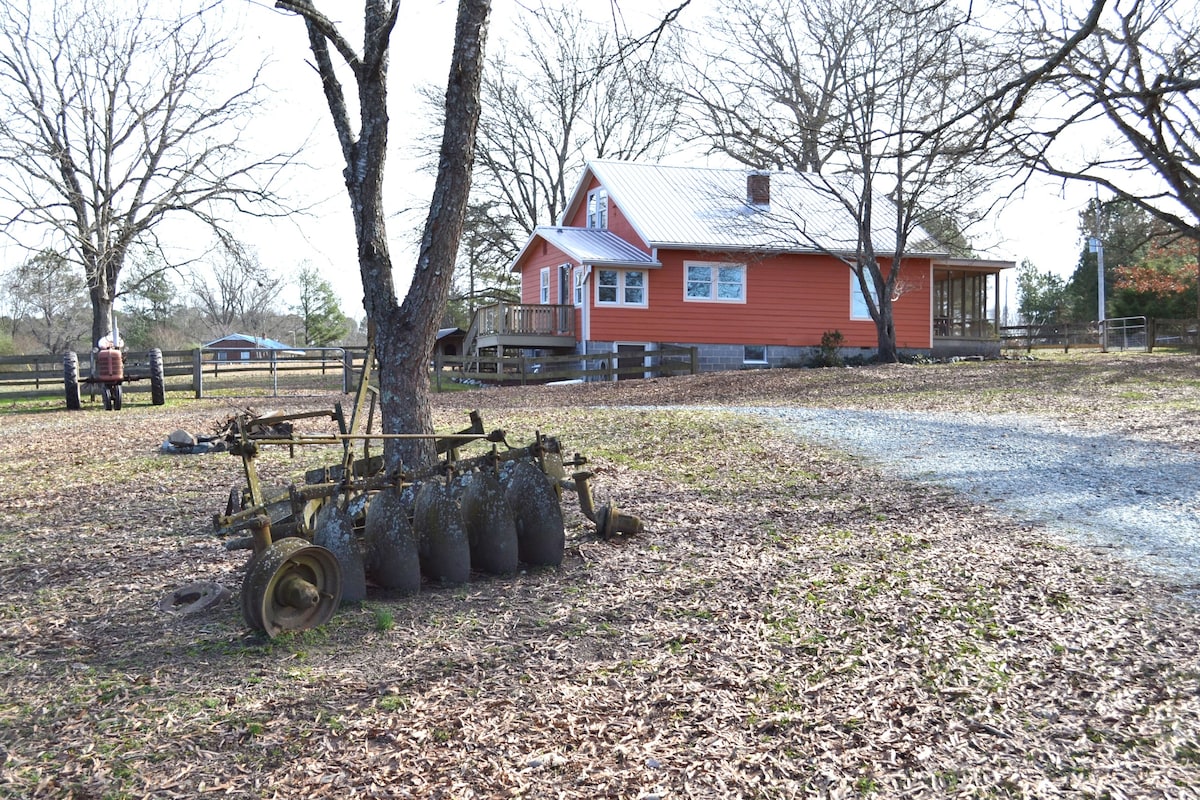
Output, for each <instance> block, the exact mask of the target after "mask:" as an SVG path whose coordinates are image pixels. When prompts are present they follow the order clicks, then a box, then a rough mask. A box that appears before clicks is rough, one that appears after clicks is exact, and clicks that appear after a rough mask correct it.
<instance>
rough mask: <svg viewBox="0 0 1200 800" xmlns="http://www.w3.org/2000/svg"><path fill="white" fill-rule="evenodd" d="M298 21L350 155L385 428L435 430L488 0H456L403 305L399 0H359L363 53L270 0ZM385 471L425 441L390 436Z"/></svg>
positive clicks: (297, 9) (309, 15)
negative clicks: (437, 373)
mask: <svg viewBox="0 0 1200 800" xmlns="http://www.w3.org/2000/svg"><path fill="white" fill-rule="evenodd" d="M276 6H277V7H279V8H282V9H285V10H288V11H291V12H293V13H295V14H298V15H300V16H301V17H303V18H304V20H305V23H306V24H307V27H308V35H309V44H310V47H311V49H312V52H313V56H314V57H315V59H316V62H317V70H318V72H319V73H320V75H321V80H322V87H323V89H324V92H325V98H326V101H327V103H328V105H329V110H330V114H331V115H332V117H333V124H334V128H335V129H336V131H337V135H338V141H339V142H340V144H341V147H342V153H343V156H344V158H345V161H346V169H345V180H346V191H347V193H348V194H349V198H350V208H351V212H352V214H353V216H354V228H355V236H356V240H357V242H358V267H359V274H360V277H361V278H362V284H363V305H364V307H365V309H366V312H367V320H368V323H369V324H370V325H371V326H372V327H373V330H374V338H375V350H376V359H377V361H378V364H379V373H378V374H379V400H380V409H381V412H382V414H381V416H382V424H383V430H384V432H385V433H433V414H432V411H431V407H430V403H429V359H430V357H431V355H432V353H433V346H434V343H435V342H436V339H437V329H438V323H439V322H440V320H441V316H442V312H443V311H444V309H445V307H446V301H447V299H448V298H449V296H450V286H451V282H452V279H453V276H454V261H455V258H456V256H457V253H458V242H459V239H460V237H461V235H462V230H463V219H464V217H465V216H466V209H467V197H468V194H469V192H470V188H471V167H472V164H473V160H474V151H475V131H476V127H477V125H478V122H479V86H480V79H481V76H482V72H483V56H484V46H485V43H486V34H487V22H488V14H489V12H490V10H491V3H490V0H460V2H459V7H458V21H457V24H456V26H455V35H454V52H453V54H452V57H451V65H450V79H449V82H448V85H447V88H446V115H445V120H446V122H445V128H444V132H443V138H442V145H441V150H440V156H439V161H438V174H437V183H436V186H435V188H434V193H433V199H432V201H431V202H430V206H429V215H428V217H427V218H426V223H425V231H424V234H423V236H422V238H421V246H420V251H419V253H418V257H417V264H416V270H415V272H414V275H413V280H412V285H411V287H410V288H409V291H408V295H407V296H406V298H405V300H404V304H403V305H400V304H399V303H398V301H397V298H396V291H395V285H394V283H393V280H392V259H391V254H390V253H389V251H388V243H387V227H386V223H385V219H384V209H383V177H384V165H385V163H386V159H387V138H388V113H387V89H388V86H387V67H388V41H389V39H390V36H391V32H392V30H393V28H394V27H395V23H396V18H397V15H398V13H399V0H391V2H390V3H389V2H386V0H365V2H364V10H365V26H364V29H365V31H366V33H365V34H364V36H365V38H364V42H363V51H362V54H361V55H360V54H358V53H356V52H354V50H353V48H352V47H351V46H350V44H349V43H348V42H347V41H346V40H345V39H344V38H343V37H342V36H341V34H340V33H339V31H338V30H337V27H336V25H334V23H333V22H332V21H331V20H329V18H327V17H325V16H324V15H323V14H321V13H320V12H318V11H317V10H316V8H315V7H314V6H313V4H312V1H311V0H276ZM330 45H332V46H333V47H334V49H336V50H337V52H338V54H339V55H341V57H342V58H343V59H344V60H345V61H346V63H347V65H348V66H349V67H350V70H351V72H352V73H353V75H354V79H355V82H356V85H357V89H358V107H359V113H360V115H361V117H360V120H359V127H358V131H357V132H355V131H354V128H353V125H352V123H351V121H350V112H349V109H348V106H347V104H346V102H345V97H344V95H343V93H342V87H341V84H340V83H339V81H338V78H337V74H336V72H335V70H334V67H333V61H332V56H331V53H330V49H329V47H330ZM384 456H385V459H386V461H387V466H388V469H389V470H396V469H399V468H400V467H401V466H408V467H420V466H425V465H427V464H429V463H432V462H433V461H434V460H436V458H437V454H436V452H435V449H434V445H433V442H432V441H430V440H424V441H422V440H389V441H388V442H387V443H386V445H385V448H384Z"/></svg>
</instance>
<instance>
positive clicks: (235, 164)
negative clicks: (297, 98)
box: [0, 0, 291, 341]
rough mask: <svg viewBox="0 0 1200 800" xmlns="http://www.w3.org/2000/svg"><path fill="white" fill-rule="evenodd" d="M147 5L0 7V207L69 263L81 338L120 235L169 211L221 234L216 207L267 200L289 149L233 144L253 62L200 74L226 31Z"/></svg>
mask: <svg viewBox="0 0 1200 800" xmlns="http://www.w3.org/2000/svg"><path fill="white" fill-rule="evenodd" d="M211 5H212V6H215V5H216V3H215V2H213V3H211ZM159 7H160V5H159V4H152V3H151V2H150V0H138V2H136V3H113V2H57V3H54V4H39V5H38V7H37V9H36V10H35V9H34V7H33V3H32V0H25V1H24V2H23V3H22V2H20V0H16V1H15V2H10V3H5V5H4V10H3V11H2V12H0V97H2V98H3V99H2V100H0V208H2V209H3V211H2V212H0V214H2V218H3V220H4V222H5V225H4V227H5V230H6V232H7V233H8V234H9V235H10V236H12V237H13V238H17V237H18V236H19V235H21V234H22V232H24V231H29V230H31V229H33V230H36V231H40V233H41V235H42V236H43V237H44V238H45V239H47V240H50V241H52V242H54V243H55V245H56V246H58V247H61V249H62V250H63V252H64V253H65V254H67V255H68V257H69V258H70V259H71V260H72V261H74V262H76V263H77V264H79V265H80V266H81V267H82V268H83V272H84V275H85V276H86V280H87V286H88V290H89V293H90V295H91V302H92V339H93V341H95V340H96V339H98V338H100V337H101V336H102V335H103V333H104V332H105V331H106V330H107V328H108V320H109V316H110V313H111V309H112V304H113V300H114V299H115V297H116V296H117V293H118V282H119V279H120V275H121V270H122V268H123V267H124V265H125V262H126V257H127V255H128V253H129V251H130V248H131V247H132V246H133V245H134V244H136V243H138V242H149V241H152V240H154V238H155V235H156V232H157V231H158V229H159V228H160V226H161V225H162V223H163V222H164V221H166V220H168V219H170V218H187V219H191V220H194V221H198V222H199V223H201V224H202V225H204V226H206V227H208V228H211V229H213V230H215V231H216V232H217V233H218V234H219V235H221V236H225V237H228V236H229V228H228V218H227V217H225V216H223V215H225V214H235V213H240V212H242V211H243V210H245V208H246V207H248V206H255V205H256V206H257V208H259V209H260V210H261V211H262V212H263V213H270V212H271V211H273V210H277V208H278V207H277V206H276V205H275V198H274V195H273V193H272V189H271V180H272V178H273V177H274V176H275V175H276V174H277V171H278V169H279V168H280V167H281V166H282V165H284V164H285V163H286V162H287V161H289V160H290V157H291V154H283V155H280V156H273V157H269V158H266V159H262V158H252V157H249V156H248V155H247V154H246V152H245V151H244V150H243V148H242V147H241V144H240V141H239V137H240V135H241V130H242V128H243V127H244V124H245V120H246V119H247V117H248V116H250V115H252V114H253V113H254V112H255V110H256V108H257V107H258V103H257V100H256V92H257V90H258V88H259V87H258V83H257V76H254V75H252V76H251V77H250V78H249V79H248V80H247V81H246V83H245V86H244V88H242V89H240V90H237V91H235V92H233V93H222V92H219V91H216V90H215V89H214V88H213V83H212V81H211V79H212V78H213V77H214V76H215V75H216V74H217V71H218V70H219V69H220V68H221V67H222V64H223V60H224V59H225V58H226V56H227V55H228V54H229V52H230V49H231V41H230V40H229V39H227V38H225V37H223V36H222V35H221V34H219V33H218V32H216V31H213V30H211V29H210V28H209V25H208V21H207V19H208V15H206V13H205V12H206V9H201V10H199V11H196V12H194V13H183V14H181V15H179V16H174V17H170V18H165V19H160V18H158V17H156V16H155V15H154V13H153V10H156V9H158V8H159Z"/></svg>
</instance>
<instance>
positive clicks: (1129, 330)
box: [1000, 317, 1200, 353]
mask: <svg viewBox="0 0 1200 800" xmlns="http://www.w3.org/2000/svg"><path fill="white" fill-rule="evenodd" d="M1000 340H1001V344H1002V346H1003V347H1005V348H1010V349H1021V350H1025V351H1026V352H1028V351H1030V350H1035V349H1039V348H1042V349H1044V348H1062V350H1063V352H1064V353H1065V352H1068V351H1069V350H1070V349H1071V348H1073V347H1074V348H1099V349H1102V350H1147V351H1150V350H1153V349H1154V348H1155V347H1158V348H1175V349H1189V350H1195V351H1197V352H1200V319H1155V318H1154V317H1119V318H1114V319H1109V320H1105V322H1104V325H1103V326H1102V325H1100V324H1099V323H1097V322H1083V323H1056V324H1050V323H1032V324H1029V325H1006V326H1004V327H1002V328H1000Z"/></svg>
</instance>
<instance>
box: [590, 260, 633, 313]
mask: <svg viewBox="0 0 1200 800" xmlns="http://www.w3.org/2000/svg"><path fill="white" fill-rule="evenodd" d="M595 275H596V303H598V304H599V305H610V306H645V305H646V273H645V272H643V271H642V270H640V269H598V270H596V272H595Z"/></svg>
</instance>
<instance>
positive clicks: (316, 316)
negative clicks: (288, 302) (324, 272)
mask: <svg viewBox="0 0 1200 800" xmlns="http://www.w3.org/2000/svg"><path fill="white" fill-rule="evenodd" d="M297 281H298V285H299V287H300V302H299V303H298V304H297V305H295V306H294V307H293V308H292V310H293V311H294V312H295V313H296V315H297V316H299V317H300V318H301V320H303V322H304V344H305V345H309V346H312V347H325V346H326V345H329V344H332V343H333V342H335V341H337V340H338V339H341V338H342V337H343V336H345V335H346V331H347V330H348V329H349V326H348V325H347V322H348V320H347V319H346V315H345V314H343V313H342V309H341V307H340V306H339V305H338V299H337V295H336V294H335V293H334V291H333V287H332V286H331V285H330V284H329V281H327V280H325V279H324V278H322V277H321V273H319V272H317V270H316V269H315V268H314V267H313V266H312V265H311V264H305V265H304V267H303V268H302V269H301V270H300V275H299V277H298V278H297Z"/></svg>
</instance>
